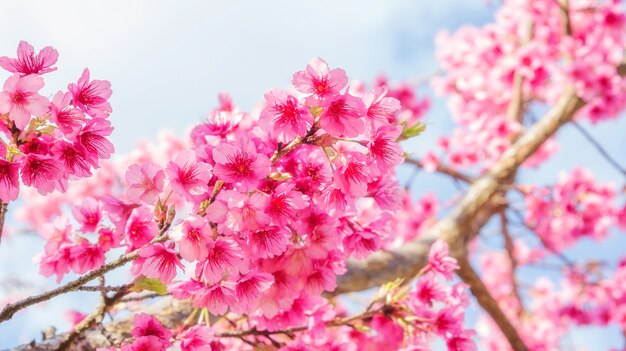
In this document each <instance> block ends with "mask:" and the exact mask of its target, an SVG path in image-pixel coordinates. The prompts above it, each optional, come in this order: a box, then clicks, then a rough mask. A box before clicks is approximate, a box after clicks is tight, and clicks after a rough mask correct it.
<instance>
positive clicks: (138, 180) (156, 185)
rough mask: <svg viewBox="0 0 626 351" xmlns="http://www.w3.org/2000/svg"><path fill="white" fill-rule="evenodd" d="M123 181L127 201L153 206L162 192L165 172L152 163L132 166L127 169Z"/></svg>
mask: <svg viewBox="0 0 626 351" xmlns="http://www.w3.org/2000/svg"><path fill="white" fill-rule="evenodd" d="M125 179H126V183H127V184H128V189H127V190H126V196H128V198H129V199H133V200H136V201H141V202H143V203H145V204H153V203H154V202H155V201H156V199H157V197H158V196H159V194H160V193H161V191H163V185H164V183H165V172H163V170H161V169H159V168H158V167H157V166H156V165H155V164H153V163H140V164H133V165H131V166H130V167H128V171H126V177H125Z"/></svg>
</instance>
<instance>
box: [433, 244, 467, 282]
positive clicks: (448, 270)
mask: <svg viewBox="0 0 626 351" xmlns="http://www.w3.org/2000/svg"><path fill="white" fill-rule="evenodd" d="M428 266H429V267H430V269H432V270H433V271H435V272H436V273H438V274H441V276H442V277H444V278H445V279H447V280H451V279H452V274H453V272H454V271H455V270H457V269H458V268H459V265H458V264H457V262H456V260H455V259H454V258H452V257H449V255H448V243H446V242H445V241H443V240H437V241H435V242H434V243H433V245H432V246H431V247H430V251H429V252H428Z"/></svg>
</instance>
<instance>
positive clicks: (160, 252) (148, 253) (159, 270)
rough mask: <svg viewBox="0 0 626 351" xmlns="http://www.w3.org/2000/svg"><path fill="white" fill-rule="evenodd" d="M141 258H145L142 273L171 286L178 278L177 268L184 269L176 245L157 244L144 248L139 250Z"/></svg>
mask: <svg viewBox="0 0 626 351" xmlns="http://www.w3.org/2000/svg"><path fill="white" fill-rule="evenodd" d="M139 257H143V258H145V261H144V262H143V265H142V267H141V273H143V274H144V275H145V276H146V277H149V278H159V280H161V282H163V283H165V284H169V283H171V282H172V280H174V277H175V276H176V267H178V268H183V264H182V263H181V262H180V260H179V259H178V256H177V255H176V251H175V250H174V245H173V244H171V245H167V246H166V245H165V244H162V243H157V244H153V245H149V246H144V247H142V248H141V249H140V250H139Z"/></svg>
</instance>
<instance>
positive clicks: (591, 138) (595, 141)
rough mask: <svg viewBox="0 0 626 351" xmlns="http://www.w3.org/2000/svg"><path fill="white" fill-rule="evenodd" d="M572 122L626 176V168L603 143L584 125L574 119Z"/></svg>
mask: <svg viewBox="0 0 626 351" xmlns="http://www.w3.org/2000/svg"><path fill="white" fill-rule="evenodd" d="M571 124H572V125H573V126H574V128H576V130H578V131H579V132H580V134H582V135H583V137H585V139H587V141H588V142H589V143H590V144H591V145H593V147H595V148H596V150H598V152H599V153H600V154H601V155H602V157H604V159H606V160H607V162H608V163H610V164H611V166H613V167H614V168H615V169H616V170H617V171H618V172H620V173H621V174H622V175H624V176H626V169H625V168H624V167H622V165H620V164H619V162H617V161H616V160H615V158H613V157H612V156H611V155H610V154H609V153H608V151H606V149H605V148H604V147H603V146H602V145H600V143H599V142H598V141H597V140H596V139H595V138H594V137H593V135H591V133H589V132H588V131H587V130H586V129H585V128H583V126H581V125H580V124H579V123H577V122H576V121H572V122H571Z"/></svg>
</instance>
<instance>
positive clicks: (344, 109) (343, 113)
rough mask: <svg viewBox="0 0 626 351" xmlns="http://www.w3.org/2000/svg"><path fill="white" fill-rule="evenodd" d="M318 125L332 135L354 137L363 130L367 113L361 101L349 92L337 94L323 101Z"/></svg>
mask: <svg viewBox="0 0 626 351" xmlns="http://www.w3.org/2000/svg"><path fill="white" fill-rule="evenodd" d="M323 107H324V111H323V112H322V114H321V115H320V126H321V127H322V128H323V129H324V130H325V131H326V132H328V134H330V135H332V136H334V137H338V138H341V137H349V138H354V137H356V136H357V135H359V134H361V133H362V132H363V131H364V128H365V123H364V116H365V115H366V114H367V110H366V109H365V105H364V104H363V101H362V100H361V99H359V98H357V97H354V96H352V95H350V94H344V95H337V96H335V97H333V98H331V99H328V101H325V102H324V105H323Z"/></svg>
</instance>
